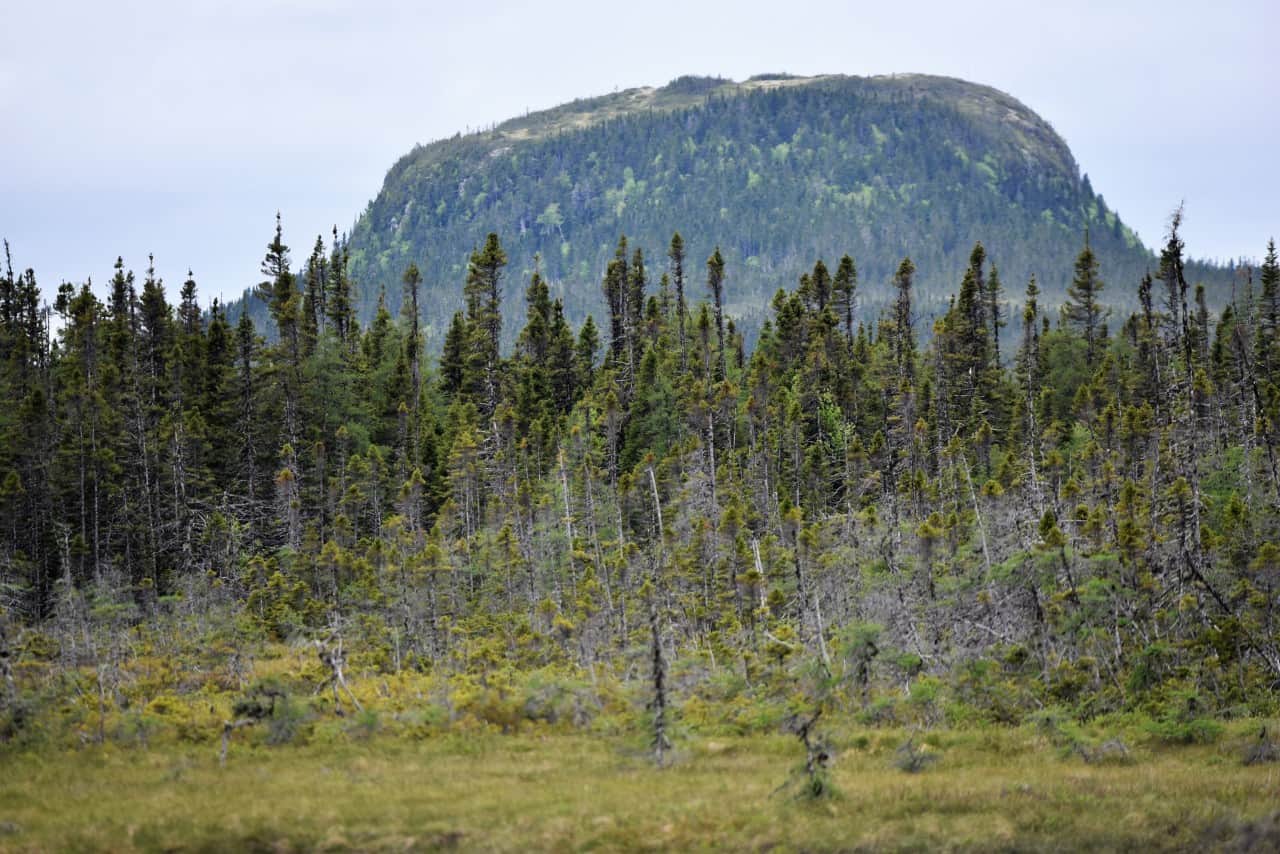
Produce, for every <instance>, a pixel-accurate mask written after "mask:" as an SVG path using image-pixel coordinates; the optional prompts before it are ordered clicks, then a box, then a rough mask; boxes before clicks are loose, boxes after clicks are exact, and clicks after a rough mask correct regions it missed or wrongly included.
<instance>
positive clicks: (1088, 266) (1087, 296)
mask: <svg viewBox="0 0 1280 854" xmlns="http://www.w3.org/2000/svg"><path fill="white" fill-rule="evenodd" d="M1102 289H1103V282H1102V279H1101V278H1100V277H1099V276H1098V258H1097V256H1096V255H1094V254H1093V249H1092V247H1090V246H1089V233H1088V232H1087V231H1086V232H1085V235H1084V248H1083V249H1081V250H1080V254H1079V255H1078V256H1077V257H1076V265H1075V276H1074V277H1073V278H1072V280H1071V285H1070V287H1068V288H1067V300H1066V302H1065V303H1064V304H1063V306H1062V315H1063V317H1064V318H1066V320H1067V322H1068V323H1070V324H1071V325H1072V326H1075V327H1076V328H1078V329H1079V330H1080V333H1081V334H1082V335H1083V336H1084V340H1085V364H1086V365H1087V366H1088V367H1090V368H1092V367H1093V365H1094V362H1095V361H1096V360H1097V358H1098V348H1099V345H1100V340H1099V332H1100V327H1101V325H1102V320H1103V318H1104V317H1106V315H1107V310H1106V309H1105V308H1103V306H1102V303H1101V301H1100V295H1101V293H1102Z"/></svg>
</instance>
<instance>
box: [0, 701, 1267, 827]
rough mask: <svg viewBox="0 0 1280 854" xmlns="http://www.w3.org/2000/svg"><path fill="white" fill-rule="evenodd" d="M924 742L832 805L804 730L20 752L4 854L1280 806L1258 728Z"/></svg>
mask: <svg viewBox="0 0 1280 854" xmlns="http://www.w3.org/2000/svg"><path fill="white" fill-rule="evenodd" d="M906 736H907V734H906V733H904V732H899V731H882V730H873V731H868V732H867V733H866V734H865V737H854V738H852V739H850V740H849V742H850V746H849V747H847V748H846V749H844V750H842V751H839V752H838V753H837V755H836V758H835V761H834V765H833V767H832V779H833V782H834V783H835V785H836V786H837V787H838V789H839V795H838V797H836V798H834V799H831V800H825V801H818V802H805V801H799V800H796V799H795V798H794V797H793V795H792V794H791V792H790V791H782V792H779V791H777V790H778V787H779V784H781V783H783V782H784V781H786V780H787V779H788V775H789V774H791V773H792V772H793V771H794V770H795V769H796V766H797V763H798V762H799V761H800V760H801V758H802V750H801V749H800V746H799V744H798V742H796V741H795V740H794V739H791V738H785V737H783V736H763V737H753V738H697V739H690V740H688V741H686V742H685V743H683V744H682V745H680V746H679V749H678V751H677V754H676V757H675V763H674V764H673V765H672V766H670V767H667V768H663V769H657V768H654V767H652V765H651V764H650V763H649V762H648V761H647V758H646V757H644V756H643V755H640V754H638V752H637V751H636V749H635V748H634V747H633V746H630V745H627V744H625V743H623V742H621V741H618V740H612V739H605V738H592V737H588V736H575V735H546V736H538V735H528V734H524V735H512V736H502V735H496V734H485V733H481V734H474V735H468V734H449V735H445V736H439V737H432V738H427V739H424V740H421V741H412V740H409V739H395V738H374V739H370V740H367V741H362V742H351V743H346V744H331V745H323V746H322V745H318V744H313V745H309V746H284V747H277V748H270V747H266V746H255V745H252V744H250V743H245V742H243V741H241V742H239V743H235V744H233V746H232V748H231V752H230V756H229V758H228V761H227V764H226V766H225V767H219V764H218V761H217V750H216V746H211V745H198V746H177V745H168V746H163V747H160V746H157V747H152V748H150V749H144V748H133V749H126V748H121V747H118V746H108V747H105V748H104V747H100V746H91V747H86V748H84V749H82V750H78V751H68V752H55V751H44V752H40V753H31V754H20V755H8V756H4V757H0V849H3V850H13V851H25V850H32V851H37V850H38V851H45V850H116V851H132V850H276V851H293V850H349V849H358V850H397V851H399V850H431V849H435V848H442V847H457V848H460V849H463V850H473V849H474V850H496V851H529V850H566V849H590V850H653V849H669V850H699V849H710V848H717V849H732V850H813V851H819V850H939V849H944V850H984V851H986V850H1077V849H1079V850H1100V849H1101V850H1109V849H1111V850H1114V849H1128V850H1143V851H1147V850H1196V849H1200V848H1203V847H1206V846H1210V845H1212V844H1215V843H1216V842H1218V841H1221V840H1222V839H1223V838H1224V833H1226V831H1224V828H1238V827H1239V826H1240V823H1241V822H1242V821H1248V820H1251V819H1256V818H1259V817H1262V816H1267V815H1269V814H1271V813H1272V812H1273V811H1274V810H1276V809H1277V807H1280V770H1278V766H1274V765H1272V766H1268V765H1259V766H1253V767H1245V766H1244V765H1243V764H1242V763H1241V762H1240V758H1239V754H1238V752H1237V751H1236V747H1237V746H1238V743H1239V741H1240V740H1241V739H1244V738H1246V735H1245V731H1244V727H1243V726H1241V727H1239V728H1238V729H1236V730H1233V733H1232V734H1230V735H1229V736H1228V737H1227V738H1226V739H1224V740H1223V741H1222V742H1220V743H1219V744H1218V745H1214V746H1196V747H1178V748H1159V749H1151V748H1148V749H1139V750H1137V751H1135V757H1134V761H1132V762H1131V763H1129V764H1118V765H1090V764H1086V763H1084V762H1083V761H1081V760H1080V759H1078V758H1073V757H1064V756H1063V755H1062V754H1061V753H1059V752H1058V751H1057V750H1056V749H1055V748H1054V747H1052V746H1051V745H1050V744H1049V743H1048V742H1047V741H1045V740H1044V739H1042V738H1041V737H1039V736H1038V735H1036V734H1035V733H1034V732H1031V731H1029V730H1025V729H1024V730H1003V731H981V732H967V733H966V732H952V733H947V732H943V733H938V734H934V735H931V736H929V737H928V738H929V741H930V742H931V746H930V747H929V749H930V750H932V751H935V752H936V753H937V754H938V755H939V756H940V759H939V761H938V762H937V763H936V764H935V765H933V766H932V767H930V768H929V769H928V770H926V771H923V772H921V773H917V774H907V773H904V772H903V771H901V770H899V769H898V768H896V767H895V766H894V762H893V760H894V756H895V748H896V747H897V746H898V745H899V744H900V743H901V742H902V741H903V740H904V739H905V738H906Z"/></svg>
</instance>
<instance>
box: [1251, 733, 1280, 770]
mask: <svg viewBox="0 0 1280 854" xmlns="http://www.w3.org/2000/svg"><path fill="white" fill-rule="evenodd" d="M1271 762H1280V745H1277V744H1276V743H1275V742H1274V741H1272V740H1271V739H1270V738H1268V737H1267V728H1266V727H1263V728H1262V732H1260V733H1259V734H1258V738H1257V740H1256V741H1255V742H1254V743H1253V744H1250V745H1249V747H1248V748H1246V749H1245V752H1244V764H1245V765H1265V764H1268V763H1271Z"/></svg>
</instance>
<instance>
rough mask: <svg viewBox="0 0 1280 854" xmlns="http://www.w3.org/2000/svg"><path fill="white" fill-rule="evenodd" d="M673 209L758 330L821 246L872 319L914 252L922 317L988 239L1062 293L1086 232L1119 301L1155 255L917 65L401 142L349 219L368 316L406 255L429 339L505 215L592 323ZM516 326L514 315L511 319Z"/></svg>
mask: <svg viewBox="0 0 1280 854" xmlns="http://www.w3.org/2000/svg"><path fill="white" fill-rule="evenodd" d="M671 223H680V225H681V230H682V233H683V235H684V237H685V239H686V242H687V243H688V250H689V255H690V257H694V258H705V257H706V256H707V255H709V254H710V253H711V250H712V248H714V247H715V246H719V247H720V248H721V249H722V251H723V252H724V256H725V259H726V262H727V264H728V267H729V269H730V270H731V271H732V278H731V279H730V281H729V282H728V287H727V297H726V299H727V302H728V307H729V310H730V311H731V313H732V314H734V316H735V317H737V318H738V322H739V325H740V327H741V328H743V329H744V330H745V331H747V332H748V336H749V338H750V337H752V336H753V335H754V332H755V330H756V329H758V327H759V325H760V323H761V322H762V321H763V319H764V317H765V315H766V313H767V304H768V300H769V298H770V297H771V296H772V293H773V290H774V289H775V288H776V287H777V284H778V282H779V281H787V280H794V279H795V278H796V277H797V276H798V275H799V274H800V273H801V272H802V271H803V270H804V269H806V268H807V266H808V265H809V264H811V263H812V261H813V259H814V258H818V257H826V258H835V257H839V256H840V255H841V254H843V253H846V252H847V253H849V254H851V255H852V256H853V257H854V258H855V259H856V260H857V263H858V268H859V270H860V272H861V281H862V282H863V287H862V290H861V292H860V296H861V300H860V304H859V306H858V307H857V309H858V312H859V318H860V319H863V320H867V321H873V320H874V318H875V317H876V315H877V314H878V313H879V310H880V308H881V307H882V305H883V304H884V302H885V301H886V300H887V299H888V298H889V291H890V280H891V279H892V276H893V273H894V270H895V269H896V266H897V261H898V259H899V258H900V257H901V256H902V255H903V254H907V255H910V256H911V258H912V259H914V260H915V262H916V265H917V267H918V269H919V271H920V273H919V276H918V281H917V283H916V285H917V299H918V307H919V311H920V313H921V315H922V316H923V317H926V318H930V319H932V318H934V317H936V316H939V315H941V314H942V313H944V312H945V311H946V299H947V296H948V295H949V294H950V293H951V292H952V291H953V290H954V287H955V282H956V281H958V280H959V278H960V276H961V274H962V273H963V271H964V268H965V266H966V263H967V257H968V252H969V248H970V247H971V246H972V245H973V244H974V243H975V242H976V241H978V240H982V241H983V242H984V244H985V245H986V246H987V248H988V250H989V251H990V252H991V254H992V257H994V258H997V259H999V263H1000V270H1001V273H1002V275H1004V276H1005V278H1006V279H1007V280H1009V281H1015V282H1025V281H1026V280H1027V278H1028V277H1029V276H1030V275H1032V274H1035V275H1036V276H1037V277H1038V279H1039V282H1040V287H1041V289H1042V292H1043V294H1044V299H1045V300H1046V302H1047V305H1048V307H1050V308H1052V307H1055V306H1056V305H1057V304H1058V303H1059V302H1060V301H1061V299H1062V297H1063V294H1064V292H1065V289H1066V285H1067V282H1068V278H1069V276H1068V273H1069V271H1070V268H1071V260H1072V259H1073V258H1074V256H1075V253H1076V251H1077V249H1078V247H1079V244H1080V241H1081V240H1082V239H1083V235H1084V233H1085V231H1086V230H1088V231H1089V234H1090V240H1091V242H1092V244H1093V246H1094V248H1095V251H1096V252H1097V253H1098V256H1099V259H1100V262H1101V266H1102V273H1103V276H1104V277H1105V278H1106V279H1107V280H1108V281H1110V282H1113V283H1114V284H1115V287H1114V288H1113V290H1112V291H1111V292H1110V293H1109V294H1108V299H1109V301H1110V302H1111V303H1112V304H1113V305H1117V306H1120V307H1122V308H1124V309H1125V310H1129V309H1132V308H1134V307H1136V305H1137V299H1136V289H1137V285H1138V282H1139V280H1140V278H1141V276H1142V275H1143V273H1144V271H1146V270H1148V269H1152V268H1154V265H1155V263H1156V262H1155V259H1154V256H1153V255H1152V254H1151V252H1150V251H1149V250H1148V249H1147V248H1146V247H1144V246H1142V245H1140V243H1139V242H1138V241H1137V240H1136V238H1135V236H1134V235H1133V233H1132V232H1131V231H1129V229H1128V228H1127V227H1126V226H1125V225H1124V223H1123V222H1122V221H1121V220H1120V218H1119V217H1118V216H1117V215H1116V213H1115V212H1114V211H1112V210H1110V209H1109V208H1108V206H1107V204H1106V202H1105V201H1104V200H1103V199H1102V197H1101V196H1100V195H1097V194H1095V192H1094V191H1093V188H1092V187H1091V186H1090V184H1089V182H1088V179H1087V178H1082V177H1081V176H1080V174H1079V171H1078V169H1077V166H1076V163H1075V160H1074V159H1073V157H1072V155H1071V152H1070V150H1069V149H1068V148H1067V145H1066V143H1065V142H1064V141H1063V140H1062V139H1061V137H1059V136H1058V134H1057V133H1056V132H1054V130H1053V129H1052V128H1051V127H1050V126H1049V125H1048V124H1047V123H1046V122H1045V121H1044V120H1042V119H1041V118H1040V117H1038V116H1037V115H1035V113H1033V112H1031V111H1030V110H1029V109H1028V108H1027V107H1025V106H1024V105H1023V104H1021V103H1020V102H1018V101H1017V100H1015V99H1014V98H1011V97H1010V96H1008V95H1005V94H1004V93H1001V92H999V91H997V90H995V89H991V88H989V87H985V86H979V85H976V84H972V83H967V82H964V81H960V80H954V79H950V78H941V77H930V76H924V75H901V76H894V77H873V78H858V77H844V76H837V75H832V76H824V77H816V78H795V77H787V76H784V75H762V76H760V77H757V78H752V79H751V80H749V81H746V82H744V83H734V82H731V81H726V80H721V79H718V78H694V77H684V78H679V79H678V80H676V81H673V82H672V83H671V84H669V85H668V86H665V87H662V88H657V89H654V88H642V89H630V90H626V91H623V92H618V93H615V94H612V95H606V96H602V97H598V98H591V99H587V100H581V101H575V102H573V103H570V104H566V105H563V106H560V107H557V108H554V109H551V110H546V111H543V112H538V113H533V114H531V115H528V116H525V117H521V118H518V119H513V120H511V121H508V122H504V123H503V124H500V125H498V126H497V127H495V128H494V129H492V130H490V131H485V132H481V133H475V134H470V135H467V136H457V137H454V138H452V139H448V140H443V141H440V142H436V143H432V144H430V145H426V146H419V147H417V148H415V149H414V150H413V151H412V152H411V153H410V154H408V155H406V156H405V157H403V158H401V160H400V161H399V162H398V163H396V164H395V166H394V167H393V168H392V169H391V170H390V172H389V173H388V175H387V178H386V181H385V183H384V185H383V187H382V190H381V192H380V193H379V194H378V196H377V198H375V199H374V200H373V202H372V203H371V204H370V205H369V207H368V208H367V210H366V211H365V212H364V213H363V215H362V216H361V217H360V219H359V221H358V222H357V224H356V226H355V229H354V231H353V232H352V235H351V253H352V276H353V278H354V279H355V281H357V282H358V283H359V297H358V307H359V313H360V315H361V317H362V318H364V319H366V320H367V319H369V318H371V317H372V316H373V314H374V311H375V306H376V303H377V299H378V295H379V292H380V289H382V288H385V289H386V292H387V298H388V304H389V306H390V308H391V310H392V311H393V312H394V311H395V310H396V309H397V306H398V305H399V289H398V282H399V276H400V272H401V271H403V269H404V268H405V266H406V265H407V264H408V263H409V262H410V261H414V262H416V263H417V264H418V265H419V266H420V267H421V268H422V271H423V274H424V278H425V281H426V283H427V288H426V289H425V292H424V298H423V304H422V307H423V310H424V317H425V319H426V321H427V326H426V332H427V344H428V348H429V349H431V350H437V349H438V348H439V347H440V346H441V344H442V342H443V338H444V333H445V329H444V324H445V320H446V319H447V318H448V317H449V316H450V314H452V312H453V310H454V309H456V308H458V307H459V306H460V303H459V300H458V294H457V290H456V288H455V287H454V285H453V283H454V282H456V281H458V280H459V278H460V277H461V276H462V275H463V274H464V272H465V269H466V264H467V258H468V256H469V254H470V253H471V251H472V250H474V249H475V248H476V247H478V246H479V245H481V244H482V243H483V241H484V239H485V235H486V234H488V233H489V232H491V231H496V232H498V233H500V234H502V235H503V241H504V244H505V245H506V247H507V250H508V252H509V253H510V255H511V257H512V258H513V259H515V260H516V263H517V264H518V265H519V268H518V270H519V273H520V275H521V277H524V276H527V275H528V273H530V272H531V271H532V269H533V263H534V262H533V259H534V256H535V255H540V257H541V271H542V274H543V275H544V276H545V277H546V278H547V280H548V282H549V285H550V287H551V289H552V295H553V296H554V297H559V298H561V299H562V300H563V302H564V306H565V311H566V315H567V316H568V318H569V319H570V321H572V322H577V321H580V320H581V319H582V318H583V317H585V316H586V315H587V314H589V313H591V314H595V315H596V316H597V317H598V316H600V313H601V311H602V306H603V300H602V298H601V294H600V291H599V288H598V286H597V283H598V282H599V280H600V277H601V275H602V274H603V271H604V270H605V267H606V265H607V264H608V262H609V260H610V258H611V257H612V253H613V247H614V244H615V243H616V242H617V239H618V236H619V235H620V234H626V235H628V236H629V237H630V238H631V240H632V242H633V243H638V244H639V245H642V246H661V245H663V244H664V243H665V242H666V239H667V237H669V229H670V224H671ZM1191 278H1192V279H1193V281H1194V280H1197V279H1204V280H1206V281H1207V283H1208V284H1209V286H1210V294H1209V298H1210V302H1211V304H1213V305H1215V306H1218V305H1220V304H1221V303H1222V302H1224V301H1225V299H1226V294H1227V292H1228V288H1227V285H1228V284H1229V282H1230V280H1231V271H1230V270H1220V269H1215V268H1209V267H1203V266H1195V267H1193V268H1192V270H1191ZM517 323H518V318H517V317H516V316H515V314H514V313H513V314H512V315H509V316H508V324H509V328H513V329H514V328H515V326H516V324H517ZM926 332H927V329H926Z"/></svg>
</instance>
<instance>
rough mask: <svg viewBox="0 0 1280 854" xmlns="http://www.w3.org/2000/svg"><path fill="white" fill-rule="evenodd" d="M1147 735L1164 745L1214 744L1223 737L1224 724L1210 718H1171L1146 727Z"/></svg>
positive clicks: (1153, 722) (1151, 723)
mask: <svg viewBox="0 0 1280 854" xmlns="http://www.w3.org/2000/svg"><path fill="white" fill-rule="evenodd" d="M1146 730H1147V733H1148V734H1149V735H1150V736H1151V737H1152V738H1154V739H1155V740H1156V741H1159V742H1161V743H1163V744H1213V743H1214V742H1215V741H1217V740H1218V738H1219V737H1221V735H1222V730H1223V727H1222V724H1220V723H1218V722H1217V721H1215V720H1210V719H1209V718H1191V719H1189V720H1188V719H1183V718H1181V717H1176V716H1169V717H1165V718H1162V719H1160V720H1158V721H1151V722H1150V723H1148V724H1147V725H1146Z"/></svg>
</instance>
